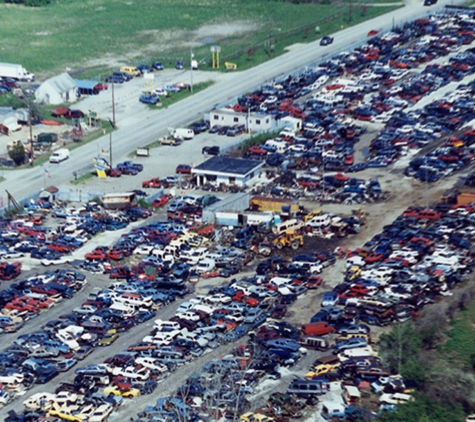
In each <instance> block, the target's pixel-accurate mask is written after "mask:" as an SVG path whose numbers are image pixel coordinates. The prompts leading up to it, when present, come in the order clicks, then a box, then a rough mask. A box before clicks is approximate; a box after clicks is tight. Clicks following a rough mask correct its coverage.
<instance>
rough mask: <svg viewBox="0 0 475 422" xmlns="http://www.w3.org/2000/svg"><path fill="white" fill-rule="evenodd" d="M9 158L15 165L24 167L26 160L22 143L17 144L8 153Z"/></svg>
mask: <svg viewBox="0 0 475 422" xmlns="http://www.w3.org/2000/svg"><path fill="white" fill-rule="evenodd" d="M8 156H9V157H10V158H11V159H12V160H13V161H14V162H15V165H17V166H20V165H22V164H23V163H24V162H25V160H26V151H25V147H24V146H23V144H22V143H21V142H15V143H14V144H13V147H12V148H11V149H10V150H9V151H8Z"/></svg>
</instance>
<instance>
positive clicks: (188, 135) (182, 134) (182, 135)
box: [172, 128, 195, 141]
mask: <svg viewBox="0 0 475 422" xmlns="http://www.w3.org/2000/svg"><path fill="white" fill-rule="evenodd" d="M172 136H173V138H174V139H178V140H180V141H189V140H191V139H193V138H194V137H195V132H193V129H187V128H179V129H175V130H174V131H173V133H172Z"/></svg>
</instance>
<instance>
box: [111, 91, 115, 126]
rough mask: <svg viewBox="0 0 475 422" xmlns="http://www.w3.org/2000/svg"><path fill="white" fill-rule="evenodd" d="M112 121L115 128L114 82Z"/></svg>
mask: <svg viewBox="0 0 475 422" xmlns="http://www.w3.org/2000/svg"><path fill="white" fill-rule="evenodd" d="M112 122H113V123H114V128H115V98H114V82H112Z"/></svg>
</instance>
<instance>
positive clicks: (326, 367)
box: [305, 363, 335, 379]
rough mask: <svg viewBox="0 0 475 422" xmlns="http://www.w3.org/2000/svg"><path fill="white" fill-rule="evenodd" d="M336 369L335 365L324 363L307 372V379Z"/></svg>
mask: <svg viewBox="0 0 475 422" xmlns="http://www.w3.org/2000/svg"><path fill="white" fill-rule="evenodd" d="M334 369H335V366H334V365H330V364H328V363H322V364H320V365H317V366H316V367H315V368H314V369H313V371H310V372H307V373H306V374H305V379H312V378H315V377H318V376H319V375H323V374H326V373H328V372H331V371H333V370H334Z"/></svg>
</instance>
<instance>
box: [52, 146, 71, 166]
mask: <svg viewBox="0 0 475 422" xmlns="http://www.w3.org/2000/svg"><path fill="white" fill-rule="evenodd" d="M68 158H69V150H68V149H67V148H61V149H58V150H57V151H55V152H53V153H52V154H51V157H49V162H50V163H60V162H61V161H64V160H67V159H68Z"/></svg>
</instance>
